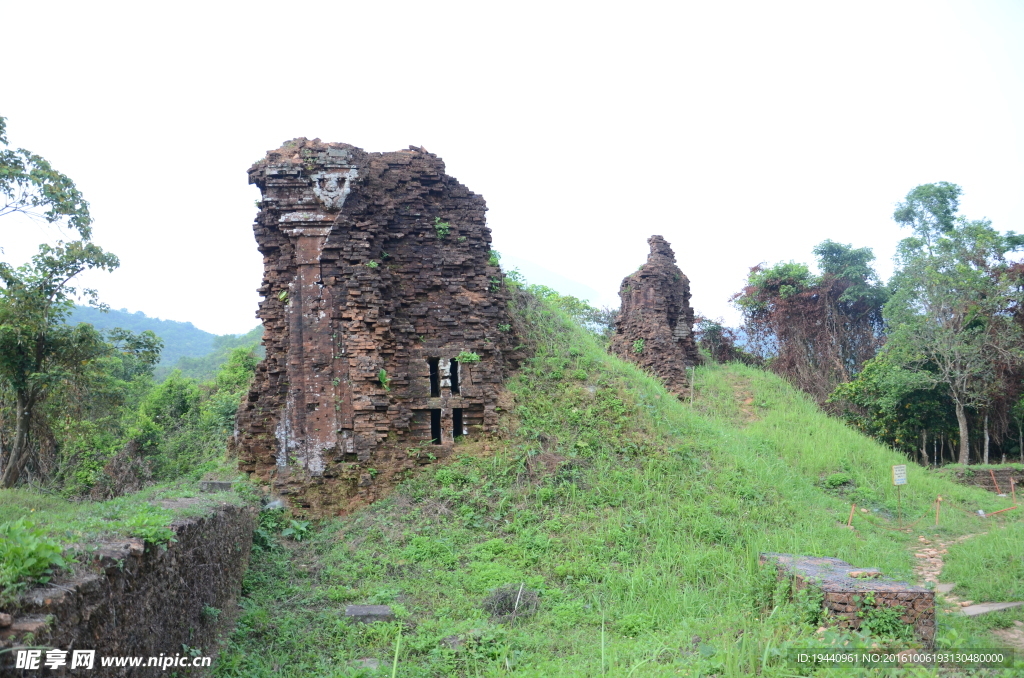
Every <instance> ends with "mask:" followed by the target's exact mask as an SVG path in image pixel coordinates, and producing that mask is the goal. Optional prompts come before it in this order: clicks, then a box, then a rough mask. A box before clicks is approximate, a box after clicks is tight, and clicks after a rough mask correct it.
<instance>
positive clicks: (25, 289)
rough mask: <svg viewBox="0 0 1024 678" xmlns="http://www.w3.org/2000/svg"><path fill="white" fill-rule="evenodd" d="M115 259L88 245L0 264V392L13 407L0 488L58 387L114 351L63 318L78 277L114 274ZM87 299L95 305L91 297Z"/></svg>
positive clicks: (89, 293)
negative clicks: (103, 272) (87, 272)
mask: <svg viewBox="0 0 1024 678" xmlns="http://www.w3.org/2000/svg"><path fill="white" fill-rule="evenodd" d="M117 265H118V260H117V257H116V256H114V255H113V254H110V253H108V252H104V251H103V250H102V249H100V248H99V247H98V246H97V245H94V244H93V243H90V242H86V241H74V242H70V243H66V244H65V243H58V244H57V245H55V246H51V245H45V244H44V245H41V246H40V248H39V253H38V254H36V255H35V256H34V257H33V258H32V262H31V263H30V264H26V265H24V266H21V267H20V268H13V267H12V266H10V265H8V264H5V263H0V285H2V287H0V387H3V388H6V389H9V390H10V392H11V393H12V394H13V400H14V409H15V413H14V429H15V430H14V435H13V436H9V439H10V442H9V443H8V444H7V445H6V446H5V447H7V449H4V450H3V451H2V452H3V455H2V457H0V466H2V475H0V486H3V487H11V486H12V485H14V484H15V483H16V482H17V481H18V478H19V477H20V475H21V472H22V469H23V468H24V467H25V464H26V463H27V462H28V459H29V456H30V450H31V423H32V420H33V417H34V415H35V413H36V411H37V409H38V408H39V407H40V406H41V405H42V404H43V403H44V402H45V401H46V399H47V398H48V397H49V396H50V394H52V393H53V392H54V391H55V390H56V389H58V388H59V386H60V385H61V384H65V383H68V382H73V381H75V380H78V379H81V378H82V377H83V376H84V375H85V374H86V373H87V372H88V370H89V368H90V366H91V363H92V362H93V361H94V360H97V359H98V358H100V357H101V356H103V355H105V354H106V353H107V352H108V351H109V346H110V345H109V344H107V342H105V341H104V340H103V336H102V335H101V334H100V333H99V332H98V331H96V330H95V329H94V328H93V327H92V326H91V325H77V326H69V325H66V324H65V323H64V319H65V317H66V316H67V314H68V311H69V310H70V308H71V305H72V302H71V299H72V297H74V296H75V295H76V294H77V293H78V290H77V289H76V288H75V287H73V286H72V282H73V281H74V278H75V277H76V276H78V275H79V274H80V273H82V272H83V271H85V270H87V269H101V270H107V271H109V270H113V269H114V268H116V267H117ZM82 294H83V295H84V296H85V297H86V298H88V299H90V300H91V301H93V302H95V300H96V292H95V291H94V290H82Z"/></svg>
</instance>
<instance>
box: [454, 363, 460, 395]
mask: <svg viewBox="0 0 1024 678" xmlns="http://www.w3.org/2000/svg"><path fill="white" fill-rule="evenodd" d="M458 392H459V361H458V360H456V359H455V358H452V393H458Z"/></svg>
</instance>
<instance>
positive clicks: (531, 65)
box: [0, 0, 1024, 333]
mask: <svg viewBox="0 0 1024 678" xmlns="http://www.w3.org/2000/svg"><path fill="white" fill-rule="evenodd" d="M2 16H3V24H4V31H3V43H4V54H5V67H4V73H3V75H2V76H0V115H3V116H6V117H7V118H8V137H9V139H10V142H11V146H14V147H19V146H21V147H25V148H28V149H30V150H32V151H34V152H36V153H39V154H40V155H42V156H44V157H45V158H47V159H48V160H50V161H51V163H53V165H54V166H55V167H56V168H57V169H59V170H61V171H63V172H65V173H66V174H68V175H69V176H70V177H71V178H72V179H73V180H74V181H75V182H76V183H77V185H78V187H79V188H80V189H81V190H82V191H83V193H84V194H85V196H86V198H87V199H88V200H89V201H90V203H91V207H92V213H93V216H94V217H95V219H96V225H95V236H94V237H95V240H96V241H97V242H98V243H100V244H101V245H102V246H104V247H105V248H107V249H109V250H111V251H113V252H115V253H116V254H118V255H119V256H120V258H121V262H122V264H121V268H120V269H119V270H118V271H117V272H115V273H113V274H104V275H102V276H95V277H93V278H92V279H91V282H92V284H94V285H95V286H96V287H98V288H99V290H100V292H101V297H102V298H103V299H104V300H105V301H106V302H107V303H109V304H110V305H111V306H113V307H114V308H121V307H126V308H128V309H129V310H132V311H135V310H141V311H144V312H146V313H147V314H149V315H154V316H158V317H161V318H169V319H174V320H190V321H192V322H193V323H195V324H196V325H197V326H198V327H200V328H202V329H205V330H208V331H211V332H216V333H229V332H232V333H236V332H244V331H246V330H249V329H251V328H252V327H253V326H255V324H256V322H257V321H256V319H255V316H254V313H255V309H256V303H257V301H258V296H257V294H256V288H257V287H258V286H259V283H260V278H261V275H262V262H261V257H260V256H259V253H258V252H257V251H256V246H255V241H254V240H253V236H252V228H251V224H252V219H253V217H254V215H255V211H256V210H255V207H254V205H253V202H254V201H255V200H256V199H257V198H258V197H259V194H258V191H257V189H256V188H255V187H251V186H248V185H247V183H246V182H247V176H246V172H245V170H246V169H247V168H248V167H249V165H250V164H251V163H252V162H254V161H255V160H257V159H258V158H260V157H262V156H263V154H264V153H265V152H266V151H267V150H268V149H271V148H276V147H278V146H279V145H280V144H281V142H283V141H284V140H286V139H291V138H293V137H298V136H306V137H309V138H314V137H319V138H321V139H323V140H324V141H340V142H347V143H351V144H354V145H356V146H359V147H361V148H364V149H366V150H368V151H392V150H398V149H401V148H405V147H407V146H409V145H416V146H424V147H426V148H427V150H429V151H431V152H433V153H437V154H438V155H440V156H441V157H442V158H443V159H444V160H445V162H446V164H447V168H448V173H449V174H451V175H453V176H455V177H457V178H458V179H459V180H460V181H461V182H462V183H464V184H465V185H466V186H468V187H469V188H470V189H471V190H473V191H475V192H477V193H480V194H482V195H483V196H484V197H485V198H486V200H487V203H488V205H489V207H490V211H489V212H488V220H489V224H490V227H491V229H492V231H493V236H494V243H495V247H496V249H498V250H499V251H500V252H502V253H504V254H506V255H508V257H509V258H511V259H515V260H517V261H522V262H528V263H529V265H531V266H532V267H533V270H534V271H536V273H535V274H534V275H535V277H537V278H542V277H543V270H544V269H547V270H549V271H552V272H554V273H556V274H557V275H558V276H561V278H562V279H568V280H570V281H573V282H574V283H575V284H576V285H578V287H576V288H575V289H576V290H579V289H587V288H589V289H591V290H593V291H594V294H593V295H592V296H594V297H596V298H592V299H590V301H591V302H593V303H595V304H598V305H605V304H607V305H617V303H618V300H617V297H616V292H617V289H618V285H619V282H620V281H621V280H622V278H623V277H624V276H625V275H627V274H629V273H631V272H632V271H634V270H636V268H637V267H638V266H639V265H640V264H641V263H643V261H644V260H645V259H646V255H647V244H646V239H647V238H648V237H649V236H650V235H652V234H660V235H663V236H664V237H665V238H666V239H668V240H669V242H671V243H672V246H673V248H674V249H675V251H676V255H677V259H678V262H679V266H680V267H681V268H682V269H683V271H684V272H685V273H686V274H687V275H688V276H689V278H690V281H691V290H692V292H693V303H694V306H695V307H696V309H697V310H698V311H699V312H702V313H704V314H706V315H709V316H723V317H725V319H726V320H728V321H729V322H730V323H735V322H737V321H738V316H737V314H736V312H735V310H733V309H732V308H731V306H730V305H729V303H728V299H729V297H730V296H731V295H732V294H733V293H735V292H737V291H738V290H739V289H740V288H741V287H742V284H743V280H744V278H745V276H746V273H747V270H748V269H749V267H750V266H753V265H755V264H757V263H758V262H762V261H766V262H769V263H774V262H776V261H780V260H789V259H795V260H797V261H810V260H811V259H812V255H811V249H812V248H813V246H814V245H815V244H817V243H819V242H821V241H822V240H824V239H826V238H832V239H834V240H838V241H841V242H845V243H852V244H853V245H855V246H857V247H864V246H868V247H872V248H874V250H875V253H876V255H877V256H878V267H879V270H880V272H881V273H882V274H883V275H885V276H887V275H888V274H889V273H890V272H891V269H892V264H891V257H892V254H893V251H894V246H895V243H896V241H897V240H898V239H899V238H900V237H902V236H903V235H905V234H901V232H900V231H899V229H898V227H897V226H896V225H895V224H894V223H893V222H892V220H891V215H892V210H893V206H894V204H895V203H896V202H897V201H899V200H900V199H901V198H902V197H903V196H904V195H906V193H907V192H908V191H909V190H910V189H911V188H913V187H914V186H916V185H917V184H921V183H926V182H933V181H951V182H955V183H958V184H960V185H961V186H963V188H964V199H963V201H962V211H963V212H964V213H965V214H967V215H968V216H971V217H983V216H987V217H988V218H990V219H992V220H993V222H994V225H995V226H996V227H997V228H1000V229H1003V230H1010V229H1015V230H1018V231H1020V230H1024V191H1022V188H1024V134H1022V131H1021V121H1022V120H1024V3H1022V2H1020V1H1019V0H1005V1H1000V0H963V1H961V2H947V1H944V0H927V1H924V2H913V1H906V2H903V1H899V0H886V1H884V2H872V1H864V0H859V1H858V2H844V3H840V2H822V1H820V0H818V1H814V2H783V1H775V2H764V1H763V0H760V1H757V2H706V1H704V2H659V3H645V2H631V3H614V4H612V3H595V2H587V3H582V2H581V3H575V2H572V3H570V2H562V3H559V2H544V3H532V2H523V1H519V2H507V3H485V2H466V3H456V2H444V1H443V0H435V1H434V2H429V3H427V2H416V3H412V2H409V3H394V2H382V1H373V2H368V1H366V0H359V1H358V2H348V1H345V0H341V1H338V0H335V1H332V2H329V3H318V2H302V3H282V2H275V3H267V4H264V3H259V2H247V3H244V4H243V3H216V2H204V3H189V2H173V3H139V2H133V3H123V4H117V3H104V2H87V3H86V2H74V3H60V2H47V3H42V2H38V1H35V0H33V1H28V0H8V1H7V2H5V3H4V9H3V12H2ZM58 235H59V234H58V233H56V232H55V231H53V230H52V229H46V228H41V227H36V226H30V225H26V224H24V223H22V222H19V221H17V220H16V219H14V218H7V217H5V218H4V219H3V220H0V246H2V247H3V248H4V250H5V254H4V255H2V256H3V257H4V258H6V259H7V260H10V261H24V260H25V259H27V257H28V256H29V255H30V254H31V252H32V249H33V248H34V246H35V244H36V243H38V242H40V241H42V240H44V239H47V238H54V237H57V236H58ZM553 280H554V279H553ZM537 281H538V282H545V281H544V280H543V279H538V280H537Z"/></svg>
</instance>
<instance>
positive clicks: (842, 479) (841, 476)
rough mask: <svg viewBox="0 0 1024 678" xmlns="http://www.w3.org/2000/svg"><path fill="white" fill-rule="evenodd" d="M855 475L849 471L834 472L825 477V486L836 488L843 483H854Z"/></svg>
mask: <svg viewBox="0 0 1024 678" xmlns="http://www.w3.org/2000/svg"><path fill="white" fill-rule="evenodd" d="M852 484H853V477H852V476H851V475H850V474H849V473H833V474H832V475H830V476H829V477H828V478H825V487H827V488H829V489H832V490H834V489H835V488H837V487H842V486H843V485H852Z"/></svg>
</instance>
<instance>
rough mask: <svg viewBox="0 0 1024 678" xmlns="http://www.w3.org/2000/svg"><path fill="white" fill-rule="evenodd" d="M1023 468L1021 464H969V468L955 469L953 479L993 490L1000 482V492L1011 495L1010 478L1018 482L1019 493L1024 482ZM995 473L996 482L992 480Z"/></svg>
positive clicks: (964, 483)
mask: <svg viewBox="0 0 1024 678" xmlns="http://www.w3.org/2000/svg"><path fill="white" fill-rule="evenodd" d="M1022 469H1024V467H1022V466H1020V465H1014V466H1009V465H1007V466H995V467H987V466H986V467H980V468H972V467H970V466H968V467H967V468H960V469H957V470H956V471H954V472H953V480H954V481H955V482H957V483H959V484H961V485H972V486H974V487H980V488H982V489H983V490H990V491H992V492H995V491H996V485H997V484H998V488H999V492H1000V493H1002V494H1005V495H1007V496H1009V495H1010V478H1013V480H1014V482H1016V484H1017V493H1018V494H1019V493H1020V491H1021V482H1024V470H1022ZM989 471H991V473H990V472H989ZM993 475H994V476H995V482H992V476H993Z"/></svg>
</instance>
